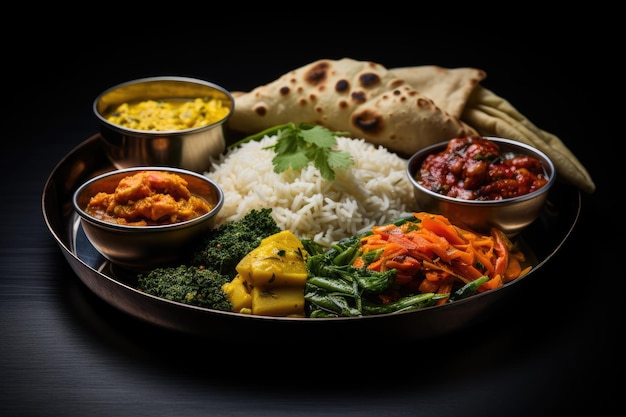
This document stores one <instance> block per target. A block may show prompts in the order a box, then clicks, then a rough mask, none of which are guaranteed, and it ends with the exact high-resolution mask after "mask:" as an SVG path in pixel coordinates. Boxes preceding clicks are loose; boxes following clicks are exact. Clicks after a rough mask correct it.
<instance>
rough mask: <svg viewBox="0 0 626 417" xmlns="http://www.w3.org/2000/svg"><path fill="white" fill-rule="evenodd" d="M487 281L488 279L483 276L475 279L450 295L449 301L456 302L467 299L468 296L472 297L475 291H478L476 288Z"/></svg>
mask: <svg viewBox="0 0 626 417" xmlns="http://www.w3.org/2000/svg"><path fill="white" fill-rule="evenodd" d="M487 281H489V277H488V276H485V275H483V276H482V277H480V278H477V279H475V280H474V281H470V282H468V283H467V284H465V285H463V286H462V287H461V288H459V289H458V290H456V291H455V292H453V293H452V294H450V298H449V300H450V301H456V300H460V299H462V298H465V297H469V296H470V295H474V294H475V293H476V290H478V287H480V286H481V285H483V284H484V283H485V282H487Z"/></svg>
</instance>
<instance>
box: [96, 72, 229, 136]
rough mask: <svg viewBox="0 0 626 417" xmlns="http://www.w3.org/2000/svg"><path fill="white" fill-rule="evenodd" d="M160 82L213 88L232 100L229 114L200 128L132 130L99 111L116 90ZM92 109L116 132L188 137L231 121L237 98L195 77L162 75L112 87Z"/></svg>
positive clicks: (225, 90) (102, 121)
mask: <svg viewBox="0 0 626 417" xmlns="http://www.w3.org/2000/svg"><path fill="white" fill-rule="evenodd" d="M159 81H174V82H180V83H188V84H198V85H202V86H205V87H209V88H213V89H215V90H217V91H219V92H220V93H223V94H225V95H226V97H228V99H229V100H230V107H229V111H228V114H227V115H226V116H224V117H222V118H221V119H219V120H217V121H215V122H213V123H211V124H208V125H205V126H200V127H192V128H189V129H173V130H140V129H132V128H129V127H123V126H120V125H118V124H116V123H112V122H110V121H108V120H107V119H106V117H104V115H103V114H102V113H101V112H100V110H98V104H99V103H100V101H101V100H102V98H103V97H104V96H106V95H107V94H109V93H111V92H113V91H115V90H118V89H120V88H123V87H127V86H130V85H136V84H143V83H153V82H159ZM91 108H92V110H93V113H94V114H95V116H96V118H98V120H99V121H100V123H102V124H103V125H105V126H107V127H108V128H110V129H113V130H116V131H118V132H121V133H133V134H135V135H144V136H164V135H169V136H172V135H188V134H189V133H197V132H203V131H205V130H210V129H212V128H214V127H215V126H219V125H222V124H225V123H226V122H227V121H228V119H230V117H231V116H232V114H233V112H234V111H235V98H234V97H233V95H232V93H231V92H230V91H228V90H227V89H226V88H224V87H222V86H221V85H218V84H215V83H213V82H211V81H206V80H203V79H200V78H193V77H182V76H178V75H160V76H156V77H144V78H137V79H134V80H129V81H125V82H123V83H119V84H116V85H114V86H112V87H109V88H107V89H106V90H104V91H102V92H101V93H100V94H98V96H97V97H96V98H95V99H94V101H93V103H92V106H91Z"/></svg>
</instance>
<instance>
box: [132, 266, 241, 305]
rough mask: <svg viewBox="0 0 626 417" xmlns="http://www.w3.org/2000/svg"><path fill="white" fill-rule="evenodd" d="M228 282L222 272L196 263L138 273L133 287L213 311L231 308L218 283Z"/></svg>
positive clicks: (220, 284) (227, 278) (228, 279)
mask: <svg viewBox="0 0 626 417" xmlns="http://www.w3.org/2000/svg"><path fill="white" fill-rule="evenodd" d="M226 282H230V278H229V277H228V276H226V275H222V274H219V273H217V272H215V271H212V270H209V269H203V268H198V267H196V266H186V265H181V266H178V267H166V268H156V269H153V270H152V271H150V272H149V273H147V274H139V275H138V285H137V288H138V289H139V290H140V291H143V292H145V293H148V294H152V295H155V296H157V297H161V298H165V299H166V300H171V301H178V302H179V303H184V304H191V305H194V306H198V307H206V308H212V309H215V310H222V311H232V310H233V306H232V304H231V303H230V301H228V298H227V297H226V293H225V292H224V291H223V290H222V285H224V284H225V283H226Z"/></svg>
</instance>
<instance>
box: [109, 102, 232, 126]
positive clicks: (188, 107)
mask: <svg viewBox="0 0 626 417" xmlns="http://www.w3.org/2000/svg"><path fill="white" fill-rule="evenodd" d="M229 111H230V109H229V108H228V107H226V106H224V103H223V102H222V101H221V100H218V99H215V98H211V99H202V98H196V99H195V100H193V101H175V100H168V101H165V100H146V101H141V102H137V103H123V104H120V105H119V106H118V107H117V109H115V111H113V113H111V115H109V116H108V117H107V120H108V121H110V122H111V123H115V124H117V125H120V126H123V127H127V128H130V129H136V130H156V131H166V130H184V129H191V128H195V127H201V126H206V125H210V124H212V123H215V122H217V121H219V120H222V119H223V118H224V117H226V116H227V115H228V112H229Z"/></svg>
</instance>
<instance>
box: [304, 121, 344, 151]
mask: <svg viewBox="0 0 626 417" xmlns="http://www.w3.org/2000/svg"><path fill="white" fill-rule="evenodd" d="M299 135H300V136H301V137H302V139H304V141H305V142H307V143H310V144H311V145H314V146H317V147H319V148H332V147H333V146H336V145H337V138H335V135H334V134H333V132H331V131H330V130H328V129H326V128H325V127H322V126H315V127H313V128H311V129H309V130H300V132H299Z"/></svg>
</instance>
